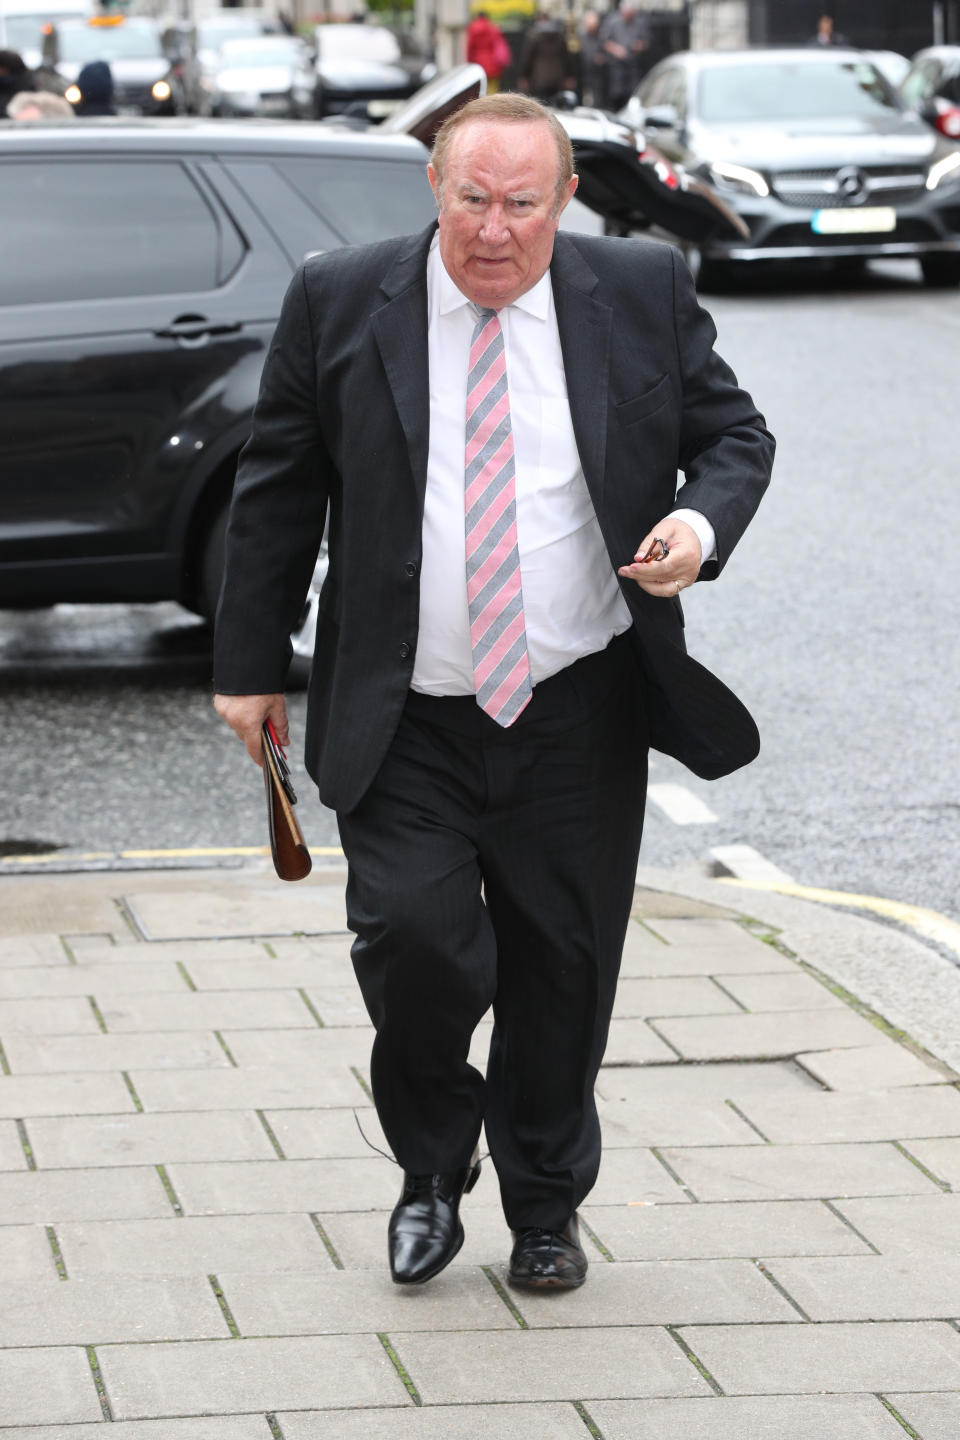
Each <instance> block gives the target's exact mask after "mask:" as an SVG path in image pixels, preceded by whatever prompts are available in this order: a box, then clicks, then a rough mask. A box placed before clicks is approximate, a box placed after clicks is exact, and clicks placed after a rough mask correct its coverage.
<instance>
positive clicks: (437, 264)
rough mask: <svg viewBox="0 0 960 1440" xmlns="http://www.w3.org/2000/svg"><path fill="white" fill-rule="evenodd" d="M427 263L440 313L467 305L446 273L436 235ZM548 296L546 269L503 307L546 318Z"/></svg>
mask: <svg viewBox="0 0 960 1440" xmlns="http://www.w3.org/2000/svg"><path fill="white" fill-rule="evenodd" d="M428 264H429V265H430V266H432V267H433V269H434V274H435V276H436V279H437V282H438V283H437V292H438V298H439V302H440V314H441V315H450V314H452V312H453V311H454V310H459V309H460V308H461V307H462V306H469V305H470V301H469V300H468V299H467V297H466V295H464V293H463V291H462V290H460V289H458V287H457V286H456V285H455V284H454V282H453V281H452V280H451V278H450V276H449V274H448V273H447V267H446V266H445V265H444V263H443V260H442V259H441V257H440V243H439V236H438V235H435V236H434V237H433V242H432V244H431V246H430V254H429V258H428ZM550 297H551V290H550V271H549V270H548V271H547V272H546V274H545V275H541V276H540V279H539V280H538V281H537V283H536V285H534V286H533V287H532V288H531V289H530V290H527V291H525V292H524V294H523V295H520V296H519V297H518V298H517V299H516V300H514V301H513V303H512V305H508V306H505V307H504V308H505V309H508V310H524V311H526V313H527V314H528V315H532V316H533V317H534V319H536V320H546V319H548V318H549V315H550Z"/></svg>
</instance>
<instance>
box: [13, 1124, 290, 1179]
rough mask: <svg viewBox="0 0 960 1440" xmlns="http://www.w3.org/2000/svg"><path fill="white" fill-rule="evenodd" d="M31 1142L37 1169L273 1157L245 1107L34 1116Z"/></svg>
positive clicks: (263, 1136) (260, 1131) (31, 1127)
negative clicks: (51, 1118)
mask: <svg viewBox="0 0 960 1440" xmlns="http://www.w3.org/2000/svg"><path fill="white" fill-rule="evenodd" d="M30 1142H31V1144H32V1146H33V1151H34V1155H35V1157H36V1161H37V1164H38V1166H39V1167H40V1169H41V1170H43V1169H47V1168H56V1169H68V1168H71V1167H76V1166H88V1165H163V1164H167V1163H169V1162H170V1161H173V1160H198V1161H208V1162H212V1161H218V1160H271V1159H275V1158H276V1151H275V1150H274V1148H273V1146H272V1145H271V1143H270V1140H269V1138H268V1136H267V1132H266V1131H265V1130H264V1128H263V1125H262V1124H261V1123H260V1121H259V1119H258V1118H257V1116H256V1115H254V1114H251V1113H250V1112H248V1111H244V1110H226V1111H223V1112H222V1113H220V1114H216V1113H214V1112H211V1111H206V1112H203V1111H201V1112H199V1113H196V1114H189V1113H188V1112H185V1111H179V1112H177V1113H175V1114H163V1115H136V1114H135V1115H97V1116H91V1117H89V1118H82V1119H79V1118H73V1117H70V1118H68V1119H56V1120H50V1119H46V1120H33V1121H31V1123H30Z"/></svg>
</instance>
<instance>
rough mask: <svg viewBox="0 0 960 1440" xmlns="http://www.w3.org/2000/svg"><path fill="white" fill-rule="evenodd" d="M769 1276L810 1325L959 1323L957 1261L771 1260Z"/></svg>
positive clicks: (860, 1257) (959, 1271)
mask: <svg viewBox="0 0 960 1440" xmlns="http://www.w3.org/2000/svg"><path fill="white" fill-rule="evenodd" d="M766 1265H767V1268H768V1270H769V1271H770V1273H771V1274H772V1275H773V1276H774V1278H775V1279H776V1280H778V1281H779V1282H780V1284H781V1285H782V1286H783V1288H784V1289H785V1290H786V1291H787V1292H788V1293H789V1294H790V1295H792V1296H793V1298H794V1300H796V1301H797V1303H798V1304H799V1305H800V1306H802V1308H803V1310H804V1311H805V1312H806V1314H807V1315H809V1317H810V1319H811V1320H867V1321H869V1320H950V1319H955V1318H958V1317H960V1256H958V1255H956V1254H953V1255H938V1256H936V1257H934V1256H924V1257H921V1256H913V1257H911V1258H910V1259H907V1258H906V1257H902V1256H900V1257H897V1256H888V1255H858V1256H832V1257H831V1258H830V1259H771V1260H767V1261H766Z"/></svg>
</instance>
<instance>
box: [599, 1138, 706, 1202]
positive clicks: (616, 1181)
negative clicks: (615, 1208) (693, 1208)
mask: <svg viewBox="0 0 960 1440" xmlns="http://www.w3.org/2000/svg"><path fill="white" fill-rule="evenodd" d="M590 1198H591V1200H592V1201H593V1203H594V1204H595V1205H636V1204H638V1203H642V1202H648V1203H649V1202H650V1201H653V1202H655V1203H657V1204H661V1205H685V1204H689V1196H688V1195H687V1194H686V1193H685V1192H684V1190H683V1189H682V1187H681V1186H680V1185H678V1184H677V1182H676V1180H674V1178H673V1176H672V1175H671V1174H670V1173H669V1171H668V1170H666V1169H665V1168H664V1166H663V1165H661V1164H660V1162H659V1160H657V1158H656V1157H655V1156H654V1155H653V1154H652V1153H651V1151H649V1150H606V1151H604V1154H603V1158H602V1159H601V1161H600V1175H599V1177H598V1179H597V1183H596V1185H595V1186H594V1188H593V1190H591V1192H590Z"/></svg>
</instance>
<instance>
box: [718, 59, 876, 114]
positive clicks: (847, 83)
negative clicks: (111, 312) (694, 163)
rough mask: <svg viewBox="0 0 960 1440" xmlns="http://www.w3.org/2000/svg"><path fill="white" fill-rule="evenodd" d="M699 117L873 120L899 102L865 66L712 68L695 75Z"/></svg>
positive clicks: (843, 63)
mask: <svg viewBox="0 0 960 1440" xmlns="http://www.w3.org/2000/svg"><path fill="white" fill-rule="evenodd" d="M699 102H700V117H701V119H703V120H706V121H707V122H709V123H717V122H719V123H723V122H725V121H738V120H822V119H835V118H837V117H838V116H871V117H873V116H876V115H877V114H878V113H880V112H885V111H890V110H899V109H900V108H901V102H900V100H899V99H898V97H897V96H896V95H895V93H894V91H893V90H891V88H890V86H889V85H888V84H887V82H886V81H885V80H884V79H883V76H882V75H881V74H880V72H879V70H877V68H876V66H875V65H871V64H869V62H867V61H865V60H847V61H835V60H834V61H831V60H816V61H813V62H806V61H789V60H779V61H775V62H770V63H769V64H766V63H765V64H754V65H749V64H748V65H736V64H731V65H717V66H715V67H713V68H705V69H704V70H703V71H702V72H701V75H700V91H699Z"/></svg>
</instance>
